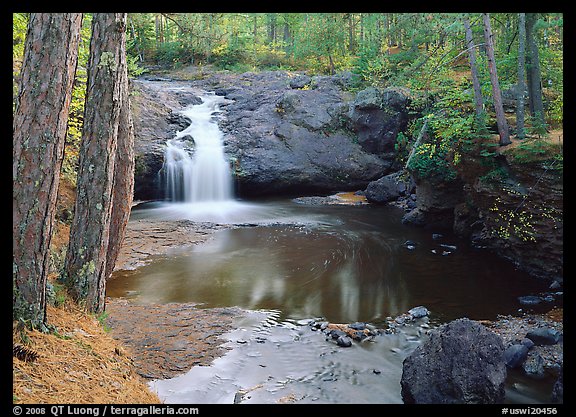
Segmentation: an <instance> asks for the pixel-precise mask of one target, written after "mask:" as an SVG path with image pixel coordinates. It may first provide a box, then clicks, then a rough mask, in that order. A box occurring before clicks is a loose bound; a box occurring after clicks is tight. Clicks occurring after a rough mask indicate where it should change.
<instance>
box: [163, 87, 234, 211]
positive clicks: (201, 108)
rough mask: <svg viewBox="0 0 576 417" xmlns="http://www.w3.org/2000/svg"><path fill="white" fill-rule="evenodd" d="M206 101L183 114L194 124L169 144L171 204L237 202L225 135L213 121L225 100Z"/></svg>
mask: <svg viewBox="0 0 576 417" xmlns="http://www.w3.org/2000/svg"><path fill="white" fill-rule="evenodd" d="M202 100H203V102H202V104H199V105H194V106H190V107H188V108H186V109H184V110H182V111H181V112H180V113H181V114H183V115H184V116H186V117H188V118H189V119H190V120H191V121H192V123H191V124H190V126H188V127H187V128H186V129H184V130H182V131H180V132H178V133H177V134H176V136H175V137H174V139H171V140H169V141H167V143H166V150H165V157H164V166H163V171H164V175H165V180H166V182H165V186H166V197H167V199H168V200H170V201H179V202H185V203H209V202H225V201H229V200H232V199H233V192H232V174H231V170H230V166H229V163H228V161H227V159H226V156H225V154H224V145H223V140H222V132H221V131H220V129H219V128H218V124H217V123H216V121H214V120H213V115H214V114H216V113H219V112H220V108H219V104H220V103H222V102H223V101H224V100H225V99H224V98H223V97H221V96H216V95H213V94H212V95H207V96H203V97H202ZM189 137H192V141H193V143H191V142H192V141H190V140H189V139H187V138H189ZM192 147H193V148H194V149H193V153H192V156H191V155H190V153H191V152H192Z"/></svg>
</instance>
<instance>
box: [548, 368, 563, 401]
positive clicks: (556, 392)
mask: <svg viewBox="0 0 576 417" xmlns="http://www.w3.org/2000/svg"><path fill="white" fill-rule="evenodd" d="M563 369H564V368H561V369H560V375H558V379H557V380H556V383H554V387H553V388H552V398H551V399H552V402H553V403H563V402H564V380H563V376H562V375H563V373H564V372H563Z"/></svg>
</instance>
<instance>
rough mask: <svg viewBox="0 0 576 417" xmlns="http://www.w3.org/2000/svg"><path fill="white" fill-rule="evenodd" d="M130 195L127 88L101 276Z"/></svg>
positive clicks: (114, 255) (122, 227)
mask: <svg viewBox="0 0 576 417" xmlns="http://www.w3.org/2000/svg"><path fill="white" fill-rule="evenodd" d="M123 77H124V81H123V83H125V84H126V86H128V73H127V72H125V74H124V75H123ZM133 195H134V125H133V123H132V115H131V110H130V100H129V94H128V88H126V95H125V98H124V100H123V104H122V106H121V108H120V123H119V126H118V146H117V151H116V161H115V163H114V183H113V187H112V214H111V216H110V234H109V239H108V254H107V256H106V272H105V274H104V276H105V278H106V279H108V278H109V277H110V275H111V274H112V271H114V266H115V265H116V260H117V259H118V254H119V253H120V248H121V246H122V241H123V240H124V235H125V232H126V226H127V224H128V219H129V217H130V211H131V209H132V198H133Z"/></svg>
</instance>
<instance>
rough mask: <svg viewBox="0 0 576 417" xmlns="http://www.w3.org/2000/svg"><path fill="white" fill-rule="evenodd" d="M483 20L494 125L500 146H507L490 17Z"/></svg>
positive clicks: (485, 16) (487, 15) (486, 16)
mask: <svg viewBox="0 0 576 417" xmlns="http://www.w3.org/2000/svg"><path fill="white" fill-rule="evenodd" d="M482 18H483V20H484V38H485V40H486V55H487V57H488V70H489V71H490V81H491V82H492V98H493V100H494V110H495V112H496V123H497V125H498V134H499V135H500V141H499V144H500V146H504V145H509V144H510V143H512V142H511V141H510V133H509V131H508V123H507V122H506V117H505V115H504V107H503V106H502V94H501V92H500V84H499V83H498V73H497V72H496V60H495V59H494V44H493V42H492V29H491V28H490V16H489V14H488V13H482Z"/></svg>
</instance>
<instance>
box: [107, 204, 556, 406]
mask: <svg viewBox="0 0 576 417" xmlns="http://www.w3.org/2000/svg"><path fill="white" fill-rule="evenodd" d="M190 208H191V207H190V206H189V205H187V204H186V203H161V202H156V203H148V204H143V205H141V206H139V207H137V208H135V209H134V210H133V212H132V219H146V218H156V219H158V218H162V219H172V220H177V219H189V220H194V221H217V222H219V223H225V224H229V225H230V228H226V229H223V230H220V231H217V232H215V233H214V234H213V235H212V236H211V238H210V239H209V240H208V241H206V242H204V243H201V244H198V245H195V246H189V247H187V248H185V249H182V248H180V249H174V250H172V251H171V252H170V253H169V254H168V255H167V256H162V257H158V259H155V260H154V261H153V262H151V263H149V264H148V265H146V266H143V267H140V268H138V269H135V270H132V271H117V272H115V274H114V279H111V280H110V281H109V282H108V285H107V295H108V296H110V297H123V298H131V299H135V300H137V301H138V302H141V303H160V304H162V303H170V302H191V303H201V305H202V307H206V308H210V307H232V306H237V307H240V308H242V309H246V310H249V313H247V314H246V315H245V316H244V317H241V318H238V319H237V321H238V322H237V324H236V330H234V331H232V332H230V333H228V334H227V335H226V337H225V339H226V340H227V343H226V347H228V348H229V349H230V351H229V352H228V353H227V354H226V355H224V356H223V357H221V358H218V359H216V360H215V361H214V362H213V364H212V365H211V366H208V367H206V366H196V367H193V368H192V369H191V370H190V371H189V372H187V373H185V374H182V375H180V376H178V377H175V378H172V379H168V380H155V381H152V382H151V383H150V384H151V387H152V388H153V390H154V391H156V392H157V393H158V395H159V396H160V398H161V399H162V400H163V401H165V402H166V403H233V402H235V401H236V402H242V403H246V402H254V403H278V402H298V403H401V402H402V399H401V396H400V383H399V381H400V377H401V373H402V361H403V359H404V358H405V357H406V356H407V355H408V354H410V352H412V350H413V349H414V348H415V347H416V346H418V344H419V343H420V342H421V341H422V337H423V335H424V334H425V332H426V331H427V330H428V329H430V328H433V327H435V326H438V325H440V324H442V323H445V322H447V321H450V320H453V319H456V318H460V317H468V318H470V319H475V320H494V319H496V318H497V315H499V314H511V315H514V314H518V312H519V310H520V309H526V307H524V306H522V305H521V304H520V303H519V301H518V298H517V297H519V296H524V295H532V294H539V293H541V292H544V291H546V286H544V284H542V283H540V282H538V281H537V280H535V279H533V278H531V277H529V276H528V275H526V274H525V273H523V272H521V271H518V270H516V269H515V268H514V267H513V266H512V265H511V264H510V263H508V262H505V261H503V260H501V259H499V258H498V257H496V256H495V255H493V254H490V253H488V252H486V251H482V250H479V249H475V248H472V247H470V245H469V244H468V243H467V242H466V241H463V240H460V239H457V238H456V237H455V236H452V235H450V234H446V233H444V232H439V231H433V230H425V229H420V228H414V227H410V226H406V225H403V224H402V223H401V221H400V219H401V217H402V214H403V211H402V210H400V209H398V208H395V207H381V206H330V205H307V204H297V203H295V202H293V201H292V200H274V201H258V202H250V203H248V202H240V201H235V202H233V203H231V204H230V206H229V207H228V208H225V209H223V210H222V211H220V212H218V211H216V210H214V209H209V208H207V209H205V210H200V211H199V210H191V209H190ZM216 214H217V218H214V215H216ZM420 305H422V306H425V307H426V308H428V310H430V312H431V313H430V316H429V317H427V318H424V319H420V320H417V321H416V322H415V323H412V324H409V325H406V326H403V327H400V328H399V331H398V332H397V333H396V334H382V335H379V336H376V337H374V338H372V339H370V340H367V341H364V342H361V343H357V342H355V343H354V344H353V346H352V347H351V348H341V347H339V346H337V345H336V344H335V343H334V342H333V341H331V340H326V336H325V335H324V334H323V333H322V332H320V331H314V330H313V329H312V328H311V327H310V326H308V325H306V323H307V321H308V320H310V319H321V320H326V321H329V322H332V323H352V322H358V321H359V322H368V323H371V324H373V325H375V326H376V327H380V328H385V327H386V321H387V318H388V319H389V318H390V317H395V316H398V315H400V314H403V313H405V312H406V311H408V310H409V309H411V308H412V307H415V306H420ZM550 307H551V306H550V305H544V306H540V308H542V309H546V308H550ZM531 311H533V310H531ZM536 312H538V311H536ZM509 380H510V382H509V384H508V387H507V401H509V402H519V403H539V402H547V401H548V399H549V392H550V389H551V384H552V383H553V381H549V380H539V381H536V380H529V379H525V378H522V377H521V376H519V375H515V374H511V375H510V376H509Z"/></svg>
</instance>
